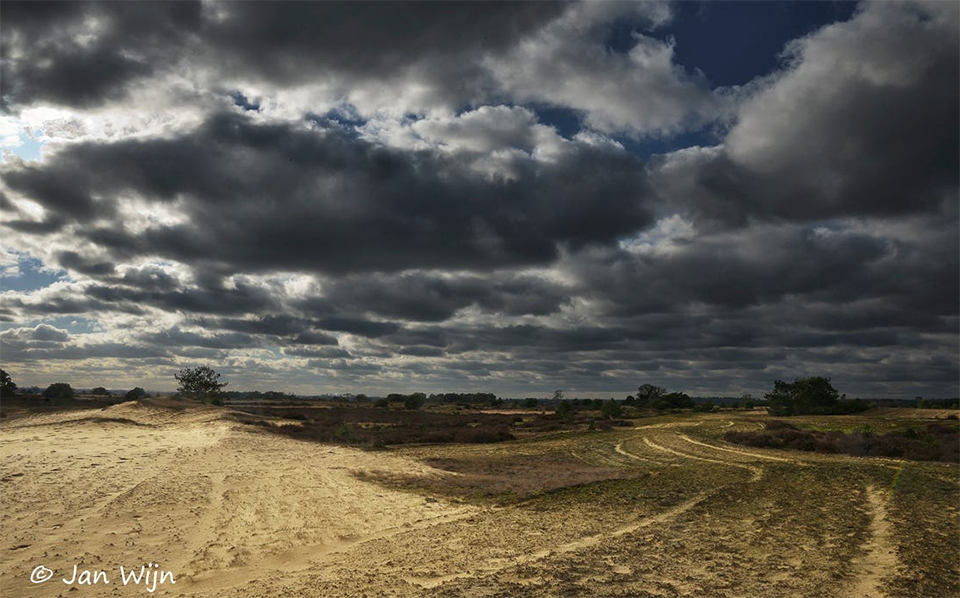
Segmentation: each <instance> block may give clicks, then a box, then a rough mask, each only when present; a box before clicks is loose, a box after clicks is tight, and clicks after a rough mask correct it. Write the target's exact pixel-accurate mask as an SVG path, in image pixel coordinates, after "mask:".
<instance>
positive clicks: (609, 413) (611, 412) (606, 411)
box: [600, 399, 623, 419]
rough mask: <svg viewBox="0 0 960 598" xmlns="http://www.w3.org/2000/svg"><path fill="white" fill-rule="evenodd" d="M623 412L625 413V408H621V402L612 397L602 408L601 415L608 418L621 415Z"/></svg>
mask: <svg viewBox="0 0 960 598" xmlns="http://www.w3.org/2000/svg"><path fill="white" fill-rule="evenodd" d="M621 413H623V410H622V409H621V408H620V403H618V402H617V401H616V400H614V399H610V400H609V401H607V402H606V403H604V404H603V407H602V408H601V409H600V416H601V417H605V418H606V419H613V418H615V417H620V414H621Z"/></svg>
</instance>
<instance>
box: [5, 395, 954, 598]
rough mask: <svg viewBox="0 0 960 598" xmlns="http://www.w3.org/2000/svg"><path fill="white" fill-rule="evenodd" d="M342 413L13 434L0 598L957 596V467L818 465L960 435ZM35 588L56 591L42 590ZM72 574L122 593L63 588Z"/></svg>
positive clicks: (163, 416)
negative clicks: (39, 570) (141, 578)
mask: <svg viewBox="0 0 960 598" xmlns="http://www.w3.org/2000/svg"><path fill="white" fill-rule="evenodd" d="M338 408H339V409H351V408H350V407H342V406H341V407H337V406H329V405H328V406H323V407H316V408H309V409H307V408H303V407H302V406H300V407H298V406H296V405H292V406H286V407H275V406H274V407H271V406H265V405H249V404H248V405H232V406H231V405H228V406H227V407H214V406H207V405H201V404H196V403H187V402H179V401H174V400H156V399H150V400H144V401H139V402H126V403H122V404H118V405H113V406H95V407H93V408H88V409H73V410H58V411H49V412H43V413H36V412H33V413H29V412H27V413H24V412H19V413H13V414H11V415H10V416H9V417H6V418H4V420H3V422H2V424H0V432H2V434H0V449H2V450H0V484H2V487H0V488H2V496H3V510H2V521H0V522H2V529H3V545H2V546H0V563H2V567H0V594H2V596H4V597H8V596H9V597H10V598H13V597H17V598H31V597H38V598H39V597H41V596H42V597H44V598H49V597H51V596H70V597H76V598H83V597H86V596H142V595H145V594H148V591H147V589H145V588H144V587H143V586H142V585H135V584H128V585H123V584H122V583H121V581H120V575H119V573H118V571H119V567H120V566H124V567H125V568H126V569H130V568H131V567H134V568H139V567H140V566H141V565H143V564H144V563H156V564H157V565H158V569H159V570H164V571H169V572H171V574H172V576H173V578H174V579H175V582H176V583H175V584H171V583H169V582H167V583H165V584H163V585H158V586H157V587H156V591H155V593H156V594H158V595H164V596H211V597H213V596H216V597H221V596H249V597H286V596H306V597H310V596H316V597H330V596H438V597H439V596H520V595H523V596H561V595H562V596H640V597H645V596H717V597H727V596H729V597H733V596H771V597H776V596H831V597H842V596H846V597H860V598H866V597H880V596H924V597H927V596H945V597H946V596H958V595H960V564H958V559H957V554H960V534H958V530H960V508H958V507H960V505H958V496H960V472H958V464H957V463H956V462H950V461H946V462H944V461H933V460H926V461H918V460H906V459H903V458H894V457H871V456H856V455H855V454H849V452H844V450H835V451H834V452H816V451H815V450H811V449H813V448H816V447H815V446H814V445H816V443H817V442H821V443H822V444H825V445H830V443H831V442H833V443H834V448H835V449H837V448H839V449H846V448H851V447H853V449H856V448H857V446H861V445H863V443H864V438H879V437H883V436H884V435H885V434H888V433H900V432H902V434H900V435H901V436H904V437H905V438H908V439H911V440H916V441H917V442H920V443H924V442H926V443H927V444H928V445H930V446H933V444H934V443H936V442H940V441H941V439H942V438H955V437H956V436H955V431H954V432H951V430H955V429H956V426H957V422H956V421H955V419H950V418H949V416H951V415H953V413H951V412H943V411H934V410H914V409H874V410H871V411H868V412H865V413H862V414H857V415H839V416H799V417H791V418H782V420H783V421H788V422H789V424H790V425H791V426H794V427H795V428H796V430H795V431H794V432H796V433H794V432H789V433H787V434H784V433H782V432H777V428H776V426H773V427H772V428H771V427H768V426H767V424H766V423H765V422H769V421H770V420H772V419H773V418H771V417H770V416H768V415H767V414H766V412H764V411H760V410H755V411H723V412H719V413H692V412H683V413H672V414H665V415H659V416H650V417H642V418H633V419H629V420H626V421H622V422H617V425H600V426H597V425H594V426H593V427H594V428H595V429H592V430H591V429H587V428H588V426H587V424H586V423H584V422H581V421H578V420H576V419H575V418H574V419H573V420H570V421H567V422H564V423H560V424H556V425H551V424H550V422H551V420H550V419H549V418H545V417H542V416H538V414H537V411H535V410H534V411H531V412H529V413H520V412H514V413H484V414H464V413H460V412H459V410H456V409H451V410H448V411H447V412H445V413H436V414H428V413H425V414H424V416H423V417H422V418H421V419H416V420H413V419H410V420H409V421H406V422H404V421H403V418H404V417H407V416H406V415H402V416H401V415H397V416H396V417H394V418H392V419H391V418H390V417H386V416H382V415H377V413H378V412H377V411H376V410H373V409H370V410H369V411H366V412H362V411H355V412H350V413H349V414H347V415H349V416H350V417H349V418H348V419H349V420H350V421H348V422H345V421H343V419H344V418H345V417H347V415H345V414H344V413H339V414H338V413H337V412H335V409H338ZM305 409H306V410H305ZM323 409H327V410H328V411H326V412H323V411H322V410H323ZM240 410H242V411H240ZM283 410H287V411H289V413H283ZM386 411H387V412H389V410H386ZM383 412H384V410H381V411H380V413H383ZM954 413H955V412H954ZM325 414H326V415H325ZM336 417H339V418H340V420H336V421H337V423H336V425H328V424H327V423H325V422H327V421H333V420H335V418H336ZM398 417H399V418H400V420H398V419H397V418H398ZM377 418H380V419H381V420H382V421H378V420H377ZM438 418H439V419H438ZM443 418H447V419H443ZM451 418H452V419H451ZM457 418H459V419H457ZM478 418H479V419H478ZM364 420H366V421H364ZM929 426H935V427H933V428H930V427H929ZM603 428H607V429H603ZM779 429H780V430H781V431H782V430H783V429H784V428H783V427H782V426H781V427H780V428H779ZM788 429H789V428H788ZM908 429H909V430H910V431H911V432H909V433H908V432H906V431H907V430H908ZM397 430H399V431H397ZM444 430H446V432H445V433H446V434H447V436H443V437H440V436H434V437H433V440H434V442H422V440H425V438H423V436H425V435H430V434H441V433H444ZM380 432H383V434H380ZM387 432H390V434H393V436H391V435H390V434H388V433H387ZM417 434H419V435H421V436H419V437H418V436H417ZM764 434H766V435H767V436H776V437H777V438H780V439H781V440H782V441H783V443H785V444H784V447H785V448H771V447H770V446H765V445H764V443H766V444H767V445H770V444H773V445H776V443H777V442H780V441H778V440H776V439H774V440H770V439H769V438H767V439H758V438H757V436H758V435H764ZM805 434H806V435H807V436H804V435H805ZM855 434H859V436H856V438H857V439H859V440H858V442H860V445H856V446H854V445H855V444H856V443H853V441H851V440H850V438H854V436H853V435H855ZM950 434H953V436H950ZM807 437H809V438H810V439H812V440H805V438H807ZM378 438H379V439H380V440H379V441H378V440H377V439H378ZM831 439H832V440H831ZM413 440H420V441H418V442H414V441H413ZM427 440H429V438H428V439H427ZM794 441H795V442H798V443H800V444H797V445H796V446H790V445H789V442H794ZM751 443H752V444H751ZM804 443H806V444H804ZM758 445H763V446H758ZM801 445H802V446H801ZM912 446H913V445H910V447H912ZM910 447H908V448H910ZM801 448H802V449H805V450H798V449H801ZM821 448H822V447H821ZM910 450H913V449H912V448H911V449H910ZM854 452H855V451H854ZM938 455H939V453H938ZM948 456H949V455H948ZM931 458H932V457H931ZM39 565H43V566H45V567H47V568H49V569H50V570H51V571H53V572H54V573H55V575H54V577H53V578H52V579H50V580H49V581H46V582H44V583H39V584H35V583H32V582H31V580H30V577H31V572H32V571H33V570H34V569H35V568H36V567H37V566H39ZM75 565H76V566H78V568H79V570H80V571H83V570H90V571H101V570H102V571H104V572H105V575H106V577H107V578H108V579H109V585H107V584H104V583H98V584H92V583H91V584H80V583H73V584H68V583H64V582H63V578H64V577H66V578H68V579H69V578H70V577H72V575H73V568H74V566H75Z"/></svg>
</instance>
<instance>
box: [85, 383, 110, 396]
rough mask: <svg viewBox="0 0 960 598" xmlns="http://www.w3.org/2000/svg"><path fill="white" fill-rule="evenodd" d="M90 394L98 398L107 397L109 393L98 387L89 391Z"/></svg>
mask: <svg viewBox="0 0 960 598" xmlns="http://www.w3.org/2000/svg"><path fill="white" fill-rule="evenodd" d="M90 394H92V395H94V396H98V397H109V396H110V391H109V390H107V389H106V388H104V387H102V386H98V387H96V388H94V389H93V390H91V391H90Z"/></svg>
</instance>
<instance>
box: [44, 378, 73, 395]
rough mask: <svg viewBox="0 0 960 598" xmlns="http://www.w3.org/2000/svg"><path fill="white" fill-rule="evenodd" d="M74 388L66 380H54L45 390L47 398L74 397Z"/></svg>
mask: <svg viewBox="0 0 960 598" xmlns="http://www.w3.org/2000/svg"><path fill="white" fill-rule="evenodd" d="M73 395H74V393H73V388H72V387H71V386H70V385H69V384H67V383H66V382H54V383H53V384H51V385H50V386H48V387H47V389H46V390H45V391H43V398H45V399H72V398H73Z"/></svg>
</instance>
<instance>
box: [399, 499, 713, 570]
mask: <svg viewBox="0 0 960 598" xmlns="http://www.w3.org/2000/svg"><path fill="white" fill-rule="evenodd" d="M716 492H717V491H716V490H714V491H711V492H705V493H703V494H700V495H698V496H695V497H693V498H691V499H690V500H687V501H684V502H682V503H680V504H679V505H677V506H675V507H673V508H671V509H667V510H666V511H664V512H662V513H659V514H657V515H653V516H651V517H646V518H644V519H640V520H639V521H635V522H633V523H631V524H630V525H627V526H624V527H620V528H617V529H615V530H612V531H609V532H601V533H599V534H593V535H590V536H585V537H583V538H579V539H577V540H573V541H571V542H567V543H566V544H561V545H560V546H554V547H551V548H544V549H543V550H538V551H536V552H532V553H530V554H525V555H520V556H518V557H516V558H512V559H509V560H506V561H504V562H502V563H497V564H495V565H488V566H486V567H480V568H477V569H474V570H473V571H465V572H463V573H451V574H449V575H437V576H430V577H421V576H409V577H404V578H403V579H404V581H406V582H407V583H411V584H415V585H418V586H420V587H422V588H426V589H429V588H435V587H437V586H439V585H442V584H445V583H447V582H448V581H454V580H456V579H478V578H483V577H489V576H491V575H495V574H497V573H499V572H501V571H505V570H507V569H513V568H515V567H519V566H521V565H526V564H529V563H532V562H534V561H539V560H542V559H545V558H547V557H555V556H559V555H563V554H567V553H570V552H574V551H577V550H581V549H583V548H592V547H594V546H597V545H598V544H600V543H601V542H603V541H605V540H608V539H611V538H618V537H620V536H623V535H625V534H629V533H632V532H635V531H637V530H639V529H643V528H645V527H650V526H652V525H657V524H661V523H667V522H669V521H670V520H672V519H675V518H677V517H679V516H680V515H682V514H683V513H685V512H687V511H689V510H690V509H692V508H693V507H695V506H697V505H698V504H700V503H701V502H703V501H704V500H706V499H707V498H709V497H710V496H711V495H713V494H715V493H716Z"/></svg>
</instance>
